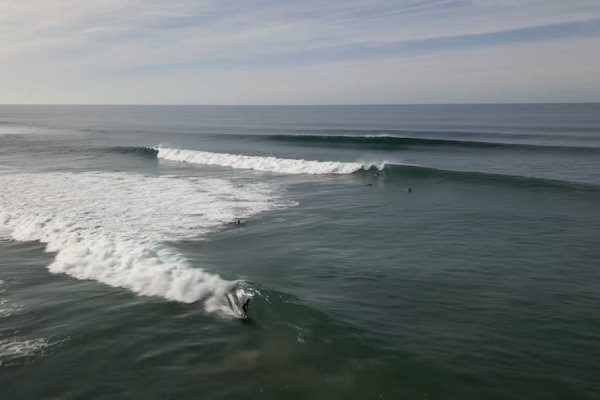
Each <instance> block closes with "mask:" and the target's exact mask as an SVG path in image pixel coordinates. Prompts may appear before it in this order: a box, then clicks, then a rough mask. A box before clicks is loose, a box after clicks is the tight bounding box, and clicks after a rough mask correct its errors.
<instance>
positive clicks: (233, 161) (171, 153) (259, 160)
mask: <svg viewBox="0 0 600 400" xmlns="http://www.w3.org/2000/svg"><path fill="white" fill-rule="evenodd" d="M158 158H161V159H163V160H169V161H179V162H188V163H194V164H204V165H218V166H221V167H230V168H239V169H251V170H256V171H265V172H277V173H283V174H351V173H354V172H357V171H360V170H368V169H371V168H378V169H383V167H384V166H385V163H379V164H375V163H366V164H363V163H350V162H340V161H307V160H298V159H291V158H277V157H261V156H246V155H238V154H227V153H211V152H207V151H195V150H180V149H170V148H164V147H160V148H159V149H158Z"/></svg>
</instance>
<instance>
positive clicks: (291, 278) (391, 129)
mask: <svg viewBox="0 0 600 400" xmlns="http://www.w3.org/2000/svg"><path fill="white" fill-rule="evenodd" d="M238 222H239V223H238ZM599 240H600V104H539V105H536V104H529V105H519V104H512V105H511V104H507V105H414V106H413V105H411V106H409V105H406V106H401V105H398V106H396V105H389V106H386V105H381V106H42V105H39V106H34V105H31V106H24V105H14V106H12V105H2V106H0V394H1V395H0V397H1V398H2V399H15V400H17V399H61V400H66V399H145V400H146V399H203V400H205V399H239V398H246V399H361V400H363V399H420V400H424V399H431V400H433V399H444V400H446V399H456V400H468V399H477V400H481V399H499V400H500V399H502V400H506V399H524V400H529V399H597V398H599V397H600V380H599V379H598V376H599V375H598V373H599V371H600V369H599V360H600V264H599V260H600V246H599V244H600V242H599ZM246 299H251V302H250V304H249V313H248V317H249V318H242V317H241V316H242V315H241V308H240V304H241V303H242V302H243V301H245V300H246Z"/></svg>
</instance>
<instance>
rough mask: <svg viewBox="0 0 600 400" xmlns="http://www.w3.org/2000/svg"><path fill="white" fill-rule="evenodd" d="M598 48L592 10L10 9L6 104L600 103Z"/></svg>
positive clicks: (293, 5)
mask: <svg viewBox="0 0 600 400" xmlns="http://www.w3.org/2000/svg"><path fill="white" fill-rule="evenodd" d="M599 37H600V4H599V3H598V2H597V1H596V0H590V1H588V0H578V1H570V2H564V1H553V0H520V1H516V0H501V1H500V0H499V1H494V2H490V1H484V0H471V1H466V0H429V1H417V0H403V1H393V0H370V1H364V0H346V1H333V2H322V1H315V0H306V1H289V2H280V1H274V0H270V1H269V0H267V1H263V0H252V1H241V0H237V1H229V2H219V1H201V2H199V1H191V0H180V1H178V2H173V3H172V4H170V3H166V2H162V1H157V0H155V1H148V0H146V1H142V0H120V1H116V0H106V1H103V2H81V1H78V0H77V1H76V0H58V1H54V2H47V1H43V0H29V1H27V2H23V1H13V0H8V1H7V0H4V1H0V80H1V81H2V82H5V83H4V84H3V86H4V88H3V89H1V90H0V102H5V103H15V102H26V103H29V102H59V103H60V102H84V103H98V102H108V103H114V102H124V101H125V102H133V103H147V102H152V103H212V102H214V103H253V102H254V103H272V102H285V103H303V102H311V103H331V102H333V103H336V102H344V103H346V102H353V103H365V102H377V103H385V102H446V101H449V102H455V101H463V100H462V99H472V100H469V101H499V100H500V97H502V98H511V99H513V100H511V101H519V99H521V101H530V100H532V99H533V97H535V96H539V99H538V100H539V101H544V100H545V101H562V97H564V98H565V99H566V98H567V97H568V98H569V99H574V100H576V99H578V98H580V99H581V100H589V99H596V100H600V92H598V91H596V92H593V90H591V88H594V87H595V85H591V86H590V85H587V86H586V85H583V86H582V84H581V81H585V82H591V81H592V78H593V76H594V73H593V72H591V71H593V69H594V68H595V69H596V70H598V68H599V67H600V55H598V56H596V55H595V54H594V53H595V52H593V51H591V49H593V47H586V46H590V45H597V43H596V40H597V39H598V38H599ZM596 48H597V47H596ZM522 49H527V50H526V51H523V50H522ZM553 49H554V50H553ZM559 49H560V50H559ZM499 54H504V57H519V59H508V60H507V59H506V58H499V57H498V55H499ZM563 54H569V57H572V58H573V59H582V58H583V59H585V62H586V64H585V65H581V63H580V62H578V63H576V64H573V63H571V64H573V65H569V63H568V62H566V61H567V59H566V56H563ZM491 60H495V61H497V62H495V63H492V62H491ZM524 60H527V62H524ZM548 62H552V63H553V65H555V67H554V71H555V72H554V75H556V73H560V74H564V76H563V75H561V76H560V78H559V79H558V80H557V81H554V82H553V81H548V82H545V85H546V87H545V88H540V87H538V86H537V85H540V84H541V82H538V81H540V80H541V78H539V75H537V74H540V73H541V72H542V73H548V74H551V71H550V72H549V71H548V70H549V69H550V67H549V64H548ZM473 65H481V68H480V69H479V70H477V71H476V72H475V75H476V76H480V78H478V79H480V80H481V82H479V83H478V85H479V86H480V87H481V88H490V90H484V89H481V90H474V89H473V88H469V89H468V88H462V89H461V88H460V87H456V88H454V86H453V84H452V83H453V82H456V80H457V79H458V78H457V77H464V76H465V74H466V71H470V74H471V76H475V75H473V74H474V72H473ZM426 71H435V75H433V73H431V74H430V75H428V74H427V73H426ZM557 71H558V72H557ZM528 74H529V75H532V77H533V78H534V79H533V80H529V81H528V80H523V79H522V77H523V76H524V75H528ZM358 75H360V76H361V78H360V79H362V80H361V81H360V82H355V81H354V79H355V78H356V77H357V76H358ZM542 75H543V74H542ZM365 76H367V77H369V78H368V79H365ZM499 76H501V77H502V79H503V80H504V81H506V82H502V85H500V82H499V81H498V77H499ZM536 76H537V78H536ZM407 77H408V78H407ZM461 79H463V78H461ZM273 82H277V86H274V85H273ZM411 82H420V84H419V88H420V90H419V91H416V92H415V93H413V94H412V95H410V96H409V95H407V94H408V93H412V92H411V91H410V90H407V87H413V86H414V85H412V84H411ZM428 82H430V83H428ZM511 82H519V86H517V85H511ZM569 82H571V87H570V89H569V88H565V85H567V86H568V85H569ZM216 83H218V84H216ZM257 83H259V84H257ZM407 85H408V86H407ZM494 85H496V86H497V87H496V90H491V88H492V87H494ZM510 87H511V88H513V89H512V90H513V92H512V95H511V94H510V93H505V92H506V91H507V88H510ZM125 88H129V89H128V90H130V91H132V92H130V93H126V94H125V95H124V93H123V90H124V89H125ZM191 88H193V90H191ZM324 88H330V89H328V90H327V91H326V90H324ZM451 89H452V90H451ZM475 89H476V88H475ZM567 89H568V90H567ZM584 89H585V90H584ZM567 92H568V93H570V94H569V96H566V95H565V93H567ZM336 93H337V94H336ZM500 93H502V96H500V95H499V94H500ZM561 93H562V94H561ZM573 93H574V94H573ZM561 96H562V97H561ZM578 96H579V97H578ZM411 99H412V100H411Z"/></svg>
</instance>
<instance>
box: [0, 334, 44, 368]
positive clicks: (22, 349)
mask: <svg viewBox="0 0 600 400" xmlns="http://www.w3.org/2000/svg"><path fill="white" fill-rule="evenodd" d="M49 345H50V343H49V342H48V340H47V339H44V338H38V339H30V340H17V339H0V366H1V365H2V364H4V363H10V362H12V361H14V360H15V359H18V358H21V357H31V356H34V355H36V354H39V353H40V352H42V351H43V350H44V349H45V348H46V347H48V346H49Z"/></svg>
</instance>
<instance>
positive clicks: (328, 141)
mask: <svg viewBox="0 0 600 400" xmlns="http://www.w3.org/2000/svg"><path fill="white" fill-rule="evenodd" d="M236 136H242V135H236ZM247 136H249V135H246V137H247ZM254 136H256V137H258V138H261V139H263V140H268V141H273V142H288V143H296V144H299V145H315V146H323V145H329V146H339V145H347V146H357V147H363V148H374V149H381V150H385V149H401V148H409V147H426V148H428V149H432V148H436V147H439V148H445V147H463V148H472V149H519V150H535V151H539V150H550V151H557V150H558V151H584V152H600V147H581V146H556V145H551V144H547V145H538V144H528V143H506V142H494V141H481V140H459V139H441V138H423V137H411V136H395V135H392V134H383V133H377V134H375V133H374V134H359V135H352V134H338V135H314V134H297V135H254Z"/></svg>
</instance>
